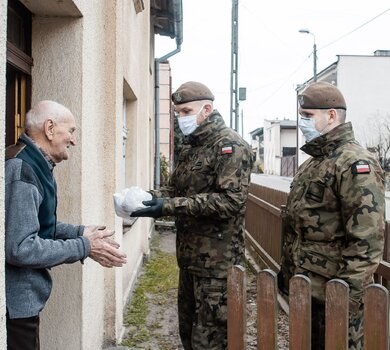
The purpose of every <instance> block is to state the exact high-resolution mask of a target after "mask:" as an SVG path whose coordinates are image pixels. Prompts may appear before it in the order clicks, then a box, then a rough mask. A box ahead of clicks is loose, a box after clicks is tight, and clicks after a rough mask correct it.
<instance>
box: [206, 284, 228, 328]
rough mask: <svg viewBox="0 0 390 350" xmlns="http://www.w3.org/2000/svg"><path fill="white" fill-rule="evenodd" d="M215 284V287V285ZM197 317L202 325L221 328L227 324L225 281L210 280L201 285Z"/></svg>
mask: <svg viewBox="0 0 390 350" xmlns="http://www.w3.org/2000/svg"><path fill="white" fill-rule="evenodd" d="M215 284H217V285H215ZM199 317H200V321H201V323H202V324H203V325H207V326H221V325H225V324H226V322H227V287H226V281H224V280H215V279H212V280H211V283H210V284H209V285H203V288H202V295H201V305H200V308H199Z"/></svg>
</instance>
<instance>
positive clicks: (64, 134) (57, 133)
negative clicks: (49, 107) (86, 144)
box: [49, 114, 76, 163]
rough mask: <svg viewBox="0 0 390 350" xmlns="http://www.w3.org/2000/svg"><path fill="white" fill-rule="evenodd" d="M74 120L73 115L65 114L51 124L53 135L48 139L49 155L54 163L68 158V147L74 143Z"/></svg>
mask: <svg viewBox="0 0 390 350" xmlns="http://www.w3.org/2000/svg"><path fill="white" fill-rule="evenodd" d="M75 130H76V122H75V119H74V116H73V115H71V114H70V115H67V116H66V117H65V118H63V119H62V120H61V121H60V122H55V123H54V126H53V137H52V139H51V141H50V150H49V156H50V158H51V159H52V160H53V161H54V162H55V163H60V162H61V161H63V160H67V159H68V158H69V153H68V149H69V147H70V146H74V145H75V144H76V140H75V135H74V132H75Z"/></svg>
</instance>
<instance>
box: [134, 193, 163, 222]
mask: <svg viewBox="0 0 390 350" xmlns="http://www.w3.org/2000/svg"><path fill="white" fill-rule="evenodd" d="M142 204H143V205H146V206H148V208H144V209H140V210H137V211H135V212H133V213H132V214H131V215H130V216H132V217H148V218H159V217H161V216H163V204H164V198H153V199H152V200H150V201H143V202H142Z"/></svg>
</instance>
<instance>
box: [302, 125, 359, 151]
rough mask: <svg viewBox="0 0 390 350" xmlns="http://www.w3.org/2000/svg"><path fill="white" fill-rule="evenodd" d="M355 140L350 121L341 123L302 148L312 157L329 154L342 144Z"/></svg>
mask: <svg viewBox="0 0 390 350" xmlns="http://www.w3.org/2000/svg"><path fill="white" fill-rule="evenodd" d="M354 140H355V136H354V133H353V130H352V124H351V122H348V123H343V124H340V125H338V126H336V127H335V128H334V129H332V130H331V131H329V132H328V133H326V134H324V135H321V136H319V137H316V138H315V139H314V140H311V141H310V142H307V143H306V144H304V145H303V146H302V147H301V150H302V151H303V152H305V153H307V154H309V155H310V156H312V157H320V156H327V155H329V154H330V153H331V152H333V151H334V150H336V149H337V148H338V147H340V146H341V145H344V144H346V143H348V142H350V141H354Z"/></svg>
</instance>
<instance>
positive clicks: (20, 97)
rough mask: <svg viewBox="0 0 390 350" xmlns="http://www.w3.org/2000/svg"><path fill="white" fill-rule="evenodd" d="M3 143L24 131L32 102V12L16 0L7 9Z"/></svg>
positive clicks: (11, 142)
mask: <svg viewBox="0 0 390 350" xmlns="http://www.w3.org/2000/svg"><path fill="white" fill-rule="evenodd" d="M7 11H8V12H7V16H8V17H7V18H8V22H7V73H6V78H7V85H6V146H9V145H12V144H13V143H15V142H16V140H17V139H18V137H19V136H20V135H21V133H22V132H23V130H24V129H23V126H24V119H25V116H26V112H27V111H28V109H30V106H31V67H32V65H33V60H32V58H31V12H30V11H29V10H28V9H27V8H26V7H24V6H23V5H22V4H21V3H20V2H19V1H17V0H9V1H8V9H7Z"/></svg>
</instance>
